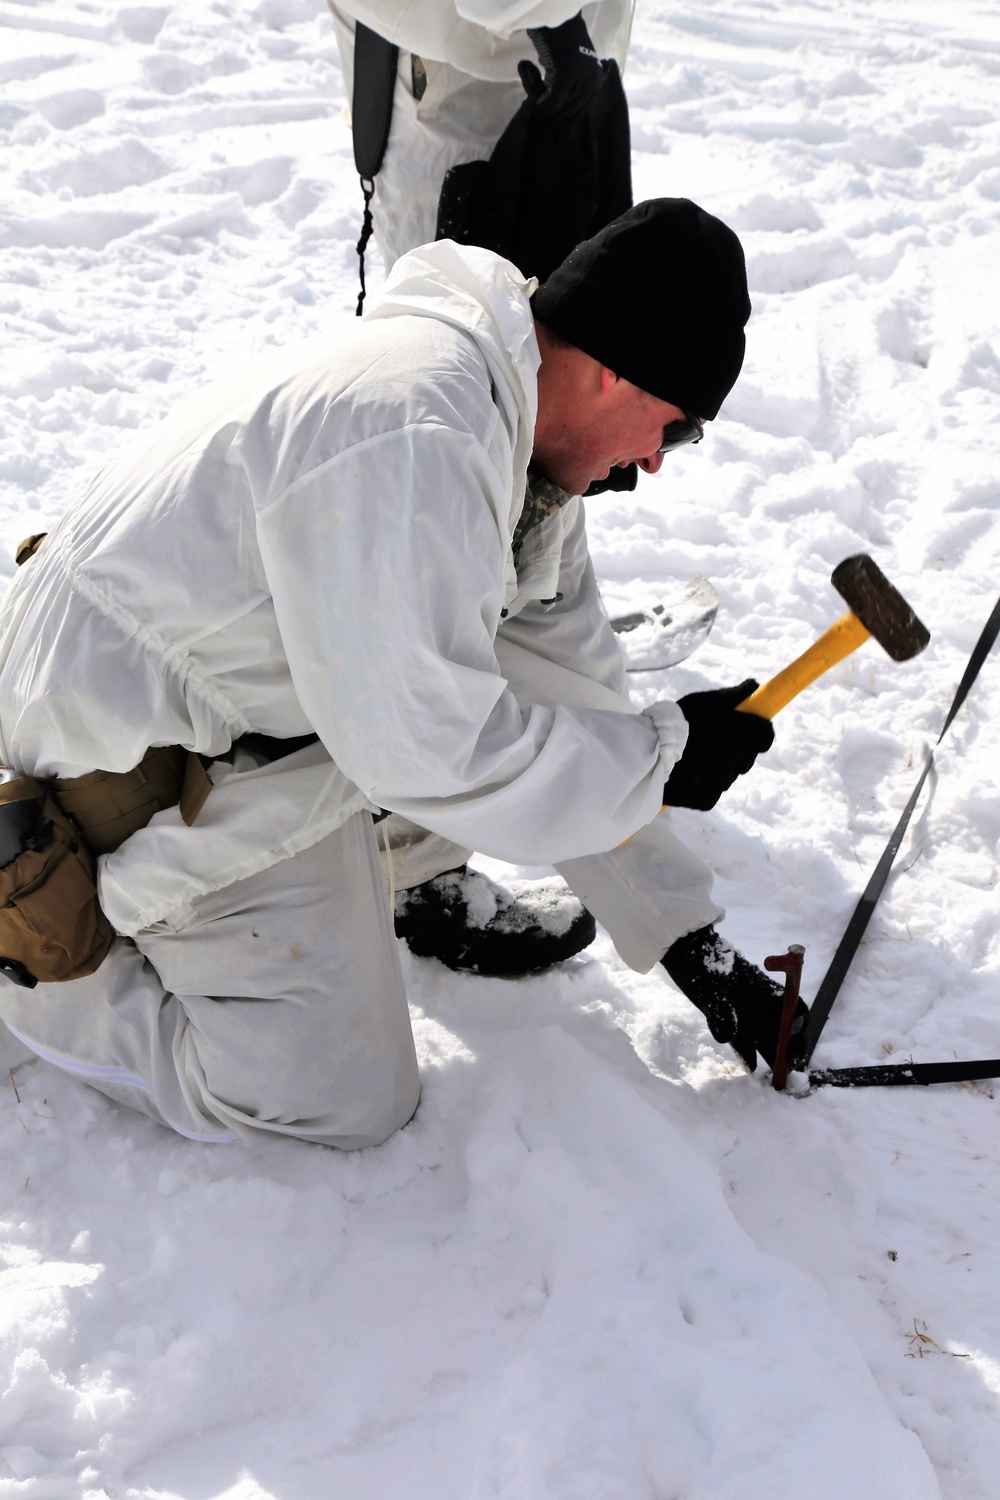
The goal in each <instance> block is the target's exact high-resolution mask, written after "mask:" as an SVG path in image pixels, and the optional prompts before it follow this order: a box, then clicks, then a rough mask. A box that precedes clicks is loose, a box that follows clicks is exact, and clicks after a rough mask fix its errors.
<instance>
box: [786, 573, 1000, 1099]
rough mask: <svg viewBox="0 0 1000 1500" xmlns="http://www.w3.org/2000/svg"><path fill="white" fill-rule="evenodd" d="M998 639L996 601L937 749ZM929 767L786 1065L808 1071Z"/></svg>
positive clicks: (828, 1076) (824, 1079)
mask: <svg viewBox="0 0 1000 1500" xmlns="http://www.w3.org/2000/svg"><path fill="white" fill-rule="evenodd" d="M998 635H1000V599H998V600H997V603H996V604H995V606H994V608H993V613H992V614H991V615H990V617H989V619H988V620H987V622H986V625H985V626H984V628H983V632H982V634H981V635H980V637H979V640H978V641H977V642H976V645H975V649H974V650H973V652H972V655H971V656H970V657H969V664H968V666H967V667H966V669H965V671H964V673H963V674H962V680H961V682H960V683H959V685H958V689H957V691H956V693H955V696H954V698H953V699H952V704H951V708H950V709H949V710H948V717H947V718H946V719H945V721H944V727H943V728H942V730H941V733H940V734H939V735H938V737H937V744H938V745H940V743H941V741H942V740H943V739H944V737H945V735H946V734H947V733H948V730H949V729H950V728H951V725H952V721H953V720H954V718H955V715H956V714H957V713H958V711H959V709H960V708H961V707H962V704H963V703H964V702H965V700H966V698H967V697H968V696H969V690H970V688H971V687H972V684H973V683H974V682H975V680H976V678H977V677H978V675H979V670H980V668H981V667H982V665H983V662H984V661H985V660H986V658H987V656H989V654H990V651H991V650H992V649H993V646H994V643H995V642H996V639H997V636H998ZM933 764H934V755H933V752H931V753H929V754H928V756H927V763H926V765H925V766H924V769H923V771H922V772H921V773H920V780H919V781H918V782H917V784H916V786H915V787H914V789H913V794H912V796H911V797H910V800H909V802H907V804H906V806H905V808H904V809H903V813H902V816H901V817H900V819H899V822H898V823H897V824H896V827H895V828H894V829H893V832H892V837H891V838H890V840H889V842H888V844H887V845H886V847H885V852H884V853H883V855H882V858H881V859H880V860H879V862H878V864H877V865H876V867H875V870H874V873H873V874H872V877H871V879H870V880H869V882H868V884H867V886H866V887H865V890H864V894H863V895H862V897H861V899H860V901H859V902H858V904H857V906H856V907H855V908H854V912H853V915H852V916H851V920H850V921H849V922H848V924H847V930H846V931H845V933H844V936H843V937H842V938H841V940H840V943H839V944H838V946H837V951H836V953H834V955H833V960H832V962H831V964H830V967H829V968H828V969H827V971H826V973H825V974H824V976H823V980H822V983H821V984H820V987H819V989H818V990H817V992H816V998H815V1000H814V1001H813V1003H812V1008H811V1010H810V1012H809V1020H808V1021H807V1023H806V1026H805V1029H804V1031H803V1033H802V1036H801V1038H800V1040H799V1045H798V1047H797V1048H796V1051H795V1057H794V1060H793V1062H792V1066H793V1067H794V1068H796V1069H798V1070H802V1069H805V1068H808V1066H809V1062H810V1059H811V1058H812V1055H813V1052H814V1051H815V1049H816V1043H817V1042H818V1041H819V1039H820V1035H821V1034H822V1031H823V1027H824V1026H825V1025H826V1022H827V1019H828V1017H829V1015H830V1011H831V1010H832V1009H833V1002H834V1001H835V1000H836V998H837V995H838V994H839V993H840V987H841V985H842V984H843V982H844V978H845V976H846V974H847V971H848V969H849V968H850V966H851V961H852V959H853V958H854V955H855V953H856V952H857V950H858V945H859V943H860V942H861V939H862V938H863V937H864V935H865V929H866V928H867V926H868V923H869V921H870V920H871V916H872V913H873V911H874V910H875V906H876V903H877V902H878V898H879V896H880V895H881V894H882V888H883V887H884V885H885V883H886V880H887V879H888V878H889V871H890V870H891V869H892V865H893V861H894V860H895V858H896V855H897V854H898V853H899V846H900V844H901V843H902V842H903V835H904V834H905V832H906V829H907V826H908V825H909V821H910V818H911V817H912V816H913V809H914V808H915V807H916V805H917V799H918V798H919V796H920V793H921V792H922V791H923V788H924V783H925V781H926V780H927V777H928V775H929V774H930V770H931V767H932V766H933ZM918 1067H919V1069H920V1071H921V1076H920V1077H919V1078H914V1077H904V1076H903V1074H904V1073H913V1072H914V1070H915V1069H917V1068H918ZM980 1067H988V1068H994V1067H996V1069H997V1072H1000V1064H995V1063H994V1062H983V1063H975V1062H973V1063H922V1064H919V1065H918V1064H909V1065H906V1066H905V1067H899V1068H895V1067H893V1066H885V1067H875V1068H871V1069H865V1068H835V1069H828V1070H826V1072H825V1073H817V1074H810V1078H814V1079H815V1081H816V1082H817V1083H834V1082H835V1081H836V1080H835V1079H834V1077H833V1074H838V1075H839V1074H845V1075H846V1074H851V1075H857V1074H861V1073H878V1074H882V1075H885V1076H883V1077H882V1078H880V1079H878V1080H876V1079H874V1078H872V1079H868V1080H867V1081H868V1082H876V1081H878V1082H881V1083H890V1082H895V1083H915V1082H919V1083H943V1082H947V1081H950V1080H951V1078H952V1077H953V1075H952V1074H948V1076H947V1077H945V1076H943V1075H942V1076H941V1077H940V1078H928V1077H926V1076H924V1075H925V1074H926V1071H927V1069H954V1068H966V1069H968V1068H980ZM889 1075H892V1076H889ZM961 1076H962V1077H963V1078H992V1077H994V1076H996V1075H995V1073H993V1072H987V1073H976V1072H972V1073H970V1072H965V1073H963V1074H962V1075H961ZM864 1081H866V1080H863V1079H861V1078H860V1077H852V1078H851V1079H850V1081H849V1082H845V1083H841V1084H840V1086H841V1087H852V1086H853V1087H857V1086H858V1084H860V1083H862V1082H864Z"/></svg>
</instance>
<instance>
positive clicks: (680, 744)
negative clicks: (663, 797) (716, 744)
mask: <svg viewBox="0 0 1000 1500" xmlns="http://www.w3.org/2000/svg"><path fill="white" fill-rule="evenodd" d="M643 713H644V714H645V715H646V717H647V718H648V719H652V721H653V723H654V724H655V726H656V732H657V734H658V735H659V737H660V764H661V765H662V767H663V779H664V781H666V779H667V777H668V776H669V775H670V773H671V771H672V770H673V769H674V766H676V764H677V762H678V761H679V760H680V758H681V756H682V755H683V753H684V746H685V745H686V744H687V739H688V721H687V719H685V717H684V713H683V710H682V709H681V708H680V707H679V705H678V704H676V703H670V702H667V701H666V700H665V699H664V700H661V702H659V703H653V704H651V705H650V706H649V708H645V709H643Z"/></svg>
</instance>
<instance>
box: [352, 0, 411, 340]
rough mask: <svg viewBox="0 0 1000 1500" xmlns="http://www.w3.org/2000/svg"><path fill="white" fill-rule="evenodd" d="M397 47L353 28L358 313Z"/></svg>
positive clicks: (359, 27) (372, 33)
mask: <svg viewBox="0 0 1000 1500" xmlns="http://www.w3.org/2000/svg"><path fill="white" fill-rule="evenodd" d="M398 61H399V48H398V47H397V46H395V45H394V44H393V43H392V42H387V41H386V40H385V38H384V37H381V36H379V34H378V32H377V31H372V30H370V29H369V27H367V26H362V24H361V22H360V21H358V22H357V23H356V25H355V27H354V84H353V93H352V97H351V128H352V130H353V133H354V165H355V166H356V167H357V169H358V176H359V177H360V178H361V192H362V194H363V196H364V200H365V211H364V218H363V219H362V223H361V237H360V239H359V240H358V243H357V246H356V249H357V252H358V274H359V276H360V279H361V290H360V292H359V294H358V305H357V309H356V311H357V315H358V317H359V318H360V316H361V310H362V308H363V307H364V302H365V251H366V250H367V248H368V241H369V240H370V239H371V237H372V210H371V201H372V195H373V193H374V192H375V174H376V173H377V172H378V169H379V167H381V165H382V158H383V156H384V155H385V148H386V145H387V143H388V140H389V127H390V126H391V124H392V95H393V90H394V89H395V87H396V65H397V63H398Z"/></svg>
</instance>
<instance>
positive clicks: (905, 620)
mask: <svg viewBox="0 0 1000 1500" xmlns="http://www.w3.org/2000/svg"><path fill="white" fill-rule="evenodd" d="M830 582H831V583H832V584H833V586H834V588H835V589H836V590H837V593H838V594H839V595H840V597H841V598H842V599H843V600H844V602H845V604H847V606H848V611H847V614H846V615H841V617H840V619H839V620H837V622H836V623H835V624H833V625H831V626H830V629H829V630H827V631H826V632H825V633H824V634H823V635H821V636H820V638H819V640H818V641H816V642H814V644H813V645H811V646H810V647H809V650H808V651H804V652H803V653H802V655H801V656H799V657H797V658H796V659H795V661H793V662H792V663H791V665H790V666H787V667H785V669H784V671H782V672H779V673H778V675H777V676H776V677H772V678H771V680H770V682H765V683H764V686H763V687H759V688H758V689H757V691H756V692H755V693H751V694H750V697H749V698H744V700H743V702H742V703H741V704H740V705H739V711H740V713H747V714H759V715H760V717H761V718H764V719H773V718H774V715H775V714H776V713H777V712H778V710H779V708H784V707H785V705H786V704H787V703H791V701H792V699H793V698H794V697H795V696H796V695H797V694H798V693H801V691H802V689H803V688H805V687H808V686H809V684H810V683H811V682H815V681H816V678H817V677H821V676H822V675H823V673H824V672H826V671H828V670H829V668H830V667H833V666H836V664H837V662H838V661H843V659H844V657H845V656H850V654H851V652H852V651H856V650H857V649H858V647H859V646H861V645H863V644H864V642H865V641H867V640H868V639H869V637H874V638H875V640H877V641H878V643H879V645H880V646H883V647H884V648H885V650H886V651H887V652H888V653H889V655H890V656H891V657H892V659H893V661H909V659H910V657H911V656H918V655H919V654H920V652H921V651H922V650H923V649H924V647H925V646H926V645H927V642H928V641H929V640H930V632H929V631H928V630H927V629H926V627H925V626H924V625H922V624H921V623H920V621H919V620H918V619H917V617H916V615H915V614H914V613H913V610H912V609H911V608H910V606H909V605H908V604H907V602H906V600H905V599H904V598H903V596H902V594H901V593H900V592H899V590H898V589H895V588H893V586H892V584H891V583H890V582H889V580H888V578H886V576H885V574H884V573H883V572H882V570H881V568H879V567H878V566H877V565H876V564H875V563H874V562H873V561H872V559H871V558H870V557H869V556H868V554H867V553H865V552H859V553H858V555H857V556H856V557H847V558H845V559H844V561H843V562H842V563H838V564H837V566H836V567H835V568H834V570H833V574H832V576H831V578H830Z"/></svg>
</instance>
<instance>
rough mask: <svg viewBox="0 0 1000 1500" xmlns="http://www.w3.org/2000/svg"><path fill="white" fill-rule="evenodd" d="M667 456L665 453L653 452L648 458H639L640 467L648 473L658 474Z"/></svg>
mask: <svg viewBox="0 0 1000 1500" xmlns="http://www.w3.org/2000/svg"><path fill="white" fill-rule="evenodd" d="M666 456H667V455H666V454H665V453H651V454H650V455H649V457H648V458H640V459H639V468H640V469H642V470H643V471H644V472H645V473H646V474H658V473H659V472H660V465H661V464H662V462H663V460H664V459H665V458H666Z"/></svg>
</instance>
